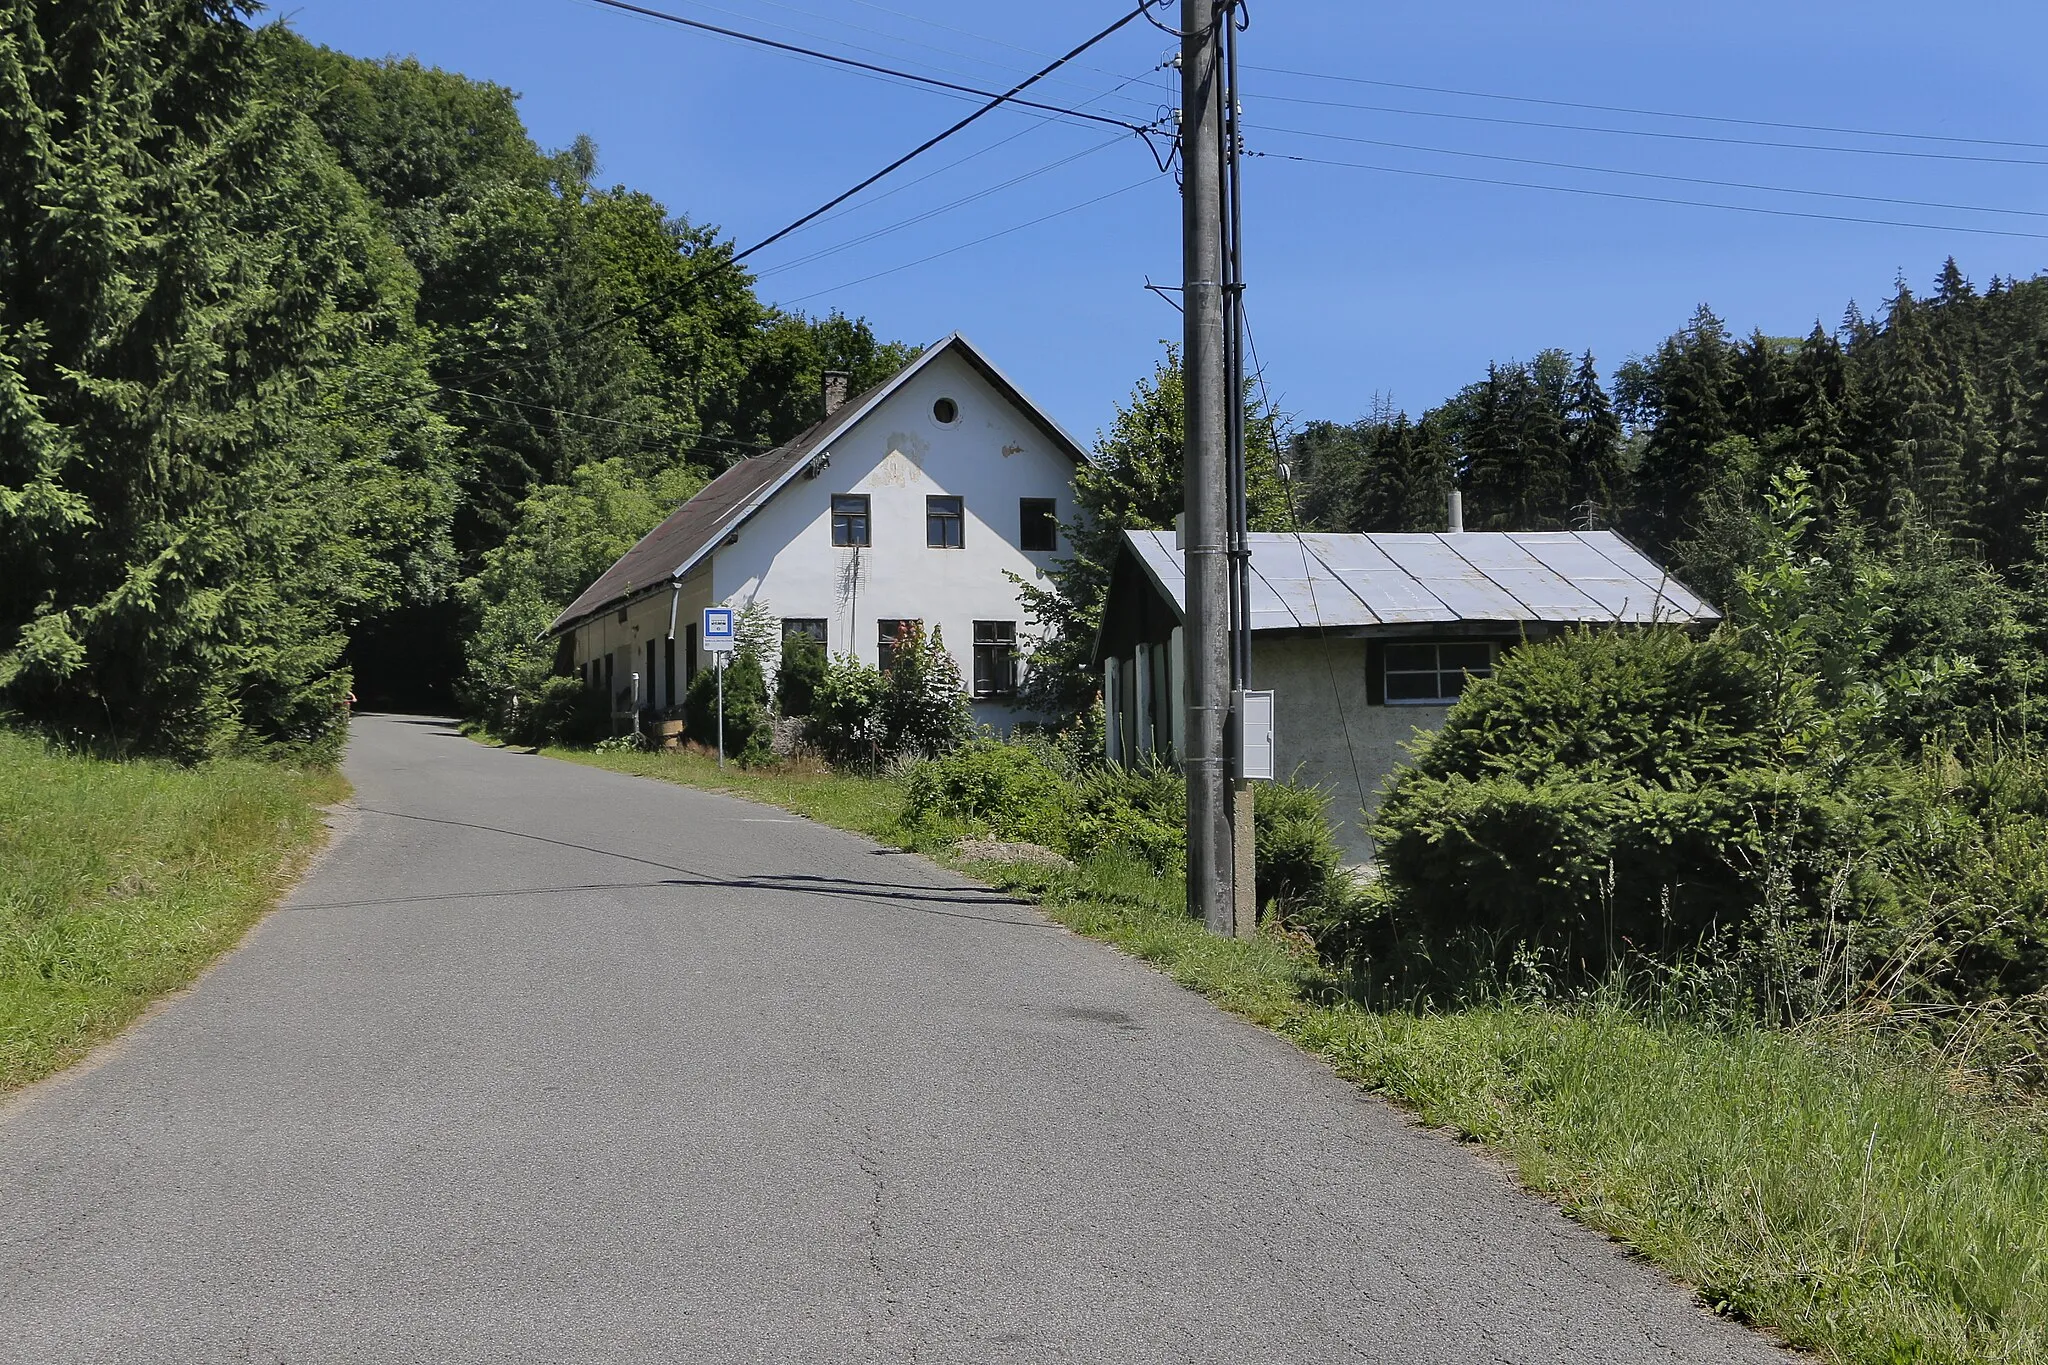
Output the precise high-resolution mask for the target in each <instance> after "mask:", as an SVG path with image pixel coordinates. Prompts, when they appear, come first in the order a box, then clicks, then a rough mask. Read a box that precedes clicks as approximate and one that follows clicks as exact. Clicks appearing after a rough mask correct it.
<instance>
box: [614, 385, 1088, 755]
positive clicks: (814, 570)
mask: <svg viewBox="0 0 2048 1365" xmlns="http://www.w3.org/2000/svg"><path fill="white" fill-rule="evenodd" d="M942 398H946V399H950V400H952V402H953V404H954V405H955V407H956V409H957V414H958V415H957V417H956V419H955V420H954V421H953V422H951V423H949V424H942V423H941V422H940V421H939V420H938V418H937V417H936V415H935V414H934V411H933V409H934V406H935V405H936V404H937V403H938V401H939V400H940V399H942ZM820 454H822V455H825V456H827V457H829V461H830V463H829V465H828V466H827V467H826V468H824V469H823V470H822V471H821V472H820V473H819V474H818V475H817V477H815V478H807V477H805V476H803V475H801V474H799V475H798V476H797V477H795V478H794V479H792V480H791V481H790V482H789V483H787V484H785V485H784V486H783V488H782V490H781V491H780V492H778V493H777V494H775V496H774V497H773V498H771V499H770V500H769V502H768V504H767V505H766V506H765V507H762V508H761V509H760V510H759V511H757V512H756V513H755V514H754V515H753V516H752V517H751V518H750V519H748V520H747V521H746V522H745V524H743V525H742V526H741V527H740V528H739V529H738V531H737V532H736V539H732V540H731V541H730V543H727V544H723V545H720V546H718V547H717V548H716V549H714V550H713V551H712V554H711V558H710V563H709V565H708V567H707V566H700V567H699V568H698V570H696V571H695V572H693V573H692V574H691V576H690V577H689V578H688V579H686V580H685V581H684V584H683V591H682V596H681V600H680V603H679V605H678V610H677V617H676V665H675V667H676V673H677V678H676V693H675V695H676V700H677V703H678V704H680V703H681V699H682V692H683V687H684V678H686V677H687V676H688V674H689V671H690V669H689V665H688V663H687V661H686V657H687V656H686V640H687V638H688V635H687V630H686V628H687V627H688V626H690V625H692V624H695V623H696V622H697V621H699V620H700V619H701V617H702V614H703V609H704V608H705V607H707V606H711V605H714V604H719V603H723V604H726V605H730V606H733V607H745V606H746V605H748V604H749V603H751V602H756V601H758V602H760V603H761V604H762V605H764V606H765V607H766V608H767V610H768V612H769V613H770V615H771V616H773V617H775V618H777V619H778V620H780V619H792V618H803V619H811V620H823V621H824V622H825V623H826V648H827V649H828V650H829V651H830V652H831V653H833V654H846V653H851V654H853V655H855V656H857V657H858V658H860V659H861V660H862V661H863V662H865V663H868V664H876V663H878V662H879V646H880V625H879V623H880V622H881V621H884V620H891V621H894V620H905V619H914V620H919V621H922V622H923V623H924V628H925V630H926V631H927V632H928V633H929V632H930V631H931V630H932V629H933V628H934V627H936V628H938V630H939V631H940V632H941V634H942V635H943V637H944V640H945V645H946V650H947V652H948V653H949V654H951V655H952V656H953V661H954V663H955V664H957V665H958V666H959V669H960V677H961V680H962V681H963V682H964V683H966V684H967V685H968V686H970V687H971V686H972V685H973V682H974V640H975V623H976V622H977V621H1001V622H1009V623H1012V624H1013V625H1014V626H1015V629H1016V634H1017V652H1018V654H1019V656H1022V655H1024V654H1028V653H1029V651H1030V641H1031V636H1030V633H1029V632H1030V624H1029V622H1028V621H1026V620H1025V617H1024V611H1023V608H1022V605H1021V604H1020V602H1019V599H1018V589H1017V585H1016V583H1015V582H1013V581H1012V580H1011V578H1010V577H1009V575H1011V574H1015V575H1017V576H1018V577H1019V578H1021V579H1023V580H1024V581H1025V582H1027V583H1030V582H1043V581H1044V575H1045V570H1046V569H1048V568H1049V567H1051V565H1052V564H1053V562H1054V561H1055V560H1057V559H1060V558H1063V557H1065V556H1066V555H1068V554H1070V553H1072V551H1071V548H1070V547H1069V546H1068V544H1067V542H1066V537H1065V536H1064V535H1060V536H1056V538H1055V543H1054V548H1053V549H1051V550H1024V549H1022V548H1020V547H1019V544H1018V542H1019V538H1020V537H1019V533H1020V529H1021V522H1020V512H1021V500H1022V499H1025V498H1050V499H1053V500H1054V503H1055V516H1056V517H1057V518H1059V519H1061V520H1066V519H1070V518H1071V517H1072V516H1073V496H1074V490H1073V478H1074V464H1073V461H1072V460H1071V459H1069V458H1068V457H1067V456H1066V455H1065V454H1064V453H1062V451H1061V450H1060V449H1059V447H1057V446H1055V445H1054V444H1053V442H1052V441H1050V440H1049V439H1047V437H1046V436H1045V435H1044V433H1043V432H1041V431H1040V430H1039V429H1038V428H1037V427H1036V426H1035V425H1034V424H1033V423H1032V422H1031V421H1030V420H1029V419H1028V418H1026V417H1025V416H1024V415H1023V414H1022V413H1020V412H1018V411H1017V409H1016V408H1014V407H1012V406H1011V405H1010V403H1009V402H1008V400H1007V399H1005V398H1004V397H1003V396H1002V394H1001V393H999V392H998V391H997V390H996V389H995V388H994V387H993V386H991V385H990V384H989V383H988V382H987V381H986V380H984V379H983V378H982V377H981V375H980V373H979V372H978V371H976V370H975V369H974V368H973V367H972V366H971V365H969V364H968V363H967V362H966V361H964V360H962V359H960V357H959V356H958V355H957V354H947V355H942V356H940V357H938V359H937V360H936V361H934V362H933V363H932V364H930V365H928V366H926V367H925V368H924V369H923V370H922V371H920V372H919V373H918V374H917V375H915V376H914V377H912V379H911V380H910V381H909V382H908V383H906V384H905V385H904V386H903V387H902V388H900V389H898V390H897V391H896V392H895V393H892V394H891V395H890V396H889V397H888V398H887V399H886V400H884V401H883V402H882V403H881V404H880V405H878V406H877V407H876V408H875V409H874V411H872V412H870V413H869V414H868V415H867V416H866V417H864V418H862V419H861V420H860V421H859V422H858V423H856V424H855V426H854V427H853V428H852V429H851V430H850V431H848V432H847V433H845V434H844V435H843V436H841V437H840V438H839V440H837V441H836V442H834V443H833V444H832V445H830V446H827V447H825V448H824V449H823V450H821V451H820ZM838 493H861V494H866V495H867V497H868V507H869V518H870V522H869V542H870V543H869V544H868V545H867V546H866V547H863V548H857V549H856V548H845V547H840V546H835V545H834V544H833V543H832V497H833V495H834V494H838ZM933 495H939V496H954V497H958V498H960V499H961V502H962V508H963V513H964V525H963V527H962V535H961V545H960V547H959V548H957V549H941V548H934V547H932V546H929V545H928V544H927V543H926V525H925V515H926V510H927V509H926V502H925V500H926V498H927V497H929V496H933ZM669 602H670V593H669V591H668V589H666V588H663V589H662V590H661V591H659V592H656V593H654V594H651V595H650V596H648V597H645V598H642V599H640V600H638V601H636V602H633V603H631V604H629V605H628V606H627V607H626V609H625V617H626V619H625V620H624V621H621V620H620V619H619V609H618V608H616V607H614V608H613V609H612V610H610V611H607V612H605V613H603V614H602V615H600V616H598V617H597V618H596V619H594V620H591V621H586V622H584V623H583V624H581V625H579V626H577V627H576V628H575V641H576V646H575V648H576V657H575V663H576V665H577V666H578V667H579V668H580V667H582V666H583V664H584V663H585V662H586V661H587V660H591V659H597V660H600V661H602V659H603V658H604V657H605V656H606V655H607V654H610V655H611V656H613V659H614V663H613V665H612V667H613V677H614V683H613V688H614V690H615V691H623V690H624V689H625V688H626V686H627V685H628V680H629V679H630V676H631V674H632V672H633V671H634V670H636V669H637V670H639V671H641V672H642V673H645V672H646V663H647V652H646V642H647V641H648V640H650V639H652V640H655V641H656V642H657V643H656V646H655V659H656V674H657V677H656V678H654V679H652V680H650V681H649V682H647V683H643V692H642V696H643V697H645V696H647V695H648V693H647V692H646V691H645V690H644V689H645V688H646V687H649V686H651V687H653V688H654V689H655V690H654V692H653V694H652V695H653V697H654V701H655V704H656V705H663V704H665V702H666V699H667V695H668V694H667V691H666V683H665V680H664V679H663V677H661V676H660V675H661V672H662V668H663V667H664V660H665V658H666V655H665V653H664V651H663V649H662V646H661V643H660V642H661V641H663V640H665V639H666V637H667V634H668V629H669ZM777 634H778V636H779V634H780V632H779V631H778V632H777ZM709 664H710V657H709V655H708V654H706V653H704V652H703V651H701V650H700V651H699V658H698V667H699V668H703V667H708V666H709ZM771 666H772V661H771ZM974 712H975V720H976V721H977V722H979V723H982V724H987V725H993V726H995V727H996V728H997V729H1001V730H1007V729H1008V728H1009V726H1010V725H1011V724H1013V723H1014V722H1015V721H1017V720H1018V719H1022V718H1025V717H1024V716H1023V713H1020V712H1018V711H1017V710H1015V709H1014V708H1013V707H1012V706H1010V705H1009V704H1007V703H1002V702H990V701H978V702H976V703H975V707H974Z"/></svg>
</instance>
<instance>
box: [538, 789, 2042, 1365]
mask: <svg viewBox="0 0 2048 1365" xmlns="http://www.w3.org/2000/svg"><path fill="white" fill-rule="evenodd" d="M550 752H553V753H555V754H556V756H558V757H562V758H568V759H573V760H576V761H579V762H585V763H595V764H599V765H601V766H604V767H607V768H613V769H617V770H619V771H623V772H631V773H638V774H640V775H643V776H648V777H656V778H662V779H665V780H668V781H674V782H681V783H686V784H689V785H693V786H700V787H709V788H713V789H717V790H724V791H730V792H733V793H735V794H737V795H742V796H748V797H752V798H754V799H756V800H762V801H767V802H771V803H774V804H776V805H780V806H782V807H784V808H786V809H789V810H793V811H798V812H800V813H802V814H805V815H809V816H811V817H812V818H814V819H817V820H820V821H823V822H826V823H830V824H834V825H838V826H841V827H843V828H847V829H853V830H857V831H859V832H861V833H863V834H867V835H869V836H871V837H873V838H875V839H877V840H881V841H884V842H889V843H893V844H896V845H898V846H900V847H905V848H916V849H918V850H919V851H922V852H927V853H932V854H936V855H938V856H940V857H942V858H944V857H946V856H947V854H948V852H949V850H950V846H951V844H952V843H953V841H954V840H955V839H956V838H957V837H958V836H959V834H960V833H962V831H959V830H946V829H918V830H911V829H905V828H904V827H903V825H902V822H901V811H902V795H901V792H900V790H899V789H898V787H897V785H896V784H895V783H893V782H890V781H888V780H885V779H859V778H849V777H844V776H839V775H836V774H831V773H823V772H793V771H769V772H756V771H747V770H742V769H738V768H727V769H725V770H724V771H723V772H721V771H720V770H719V769H718V768H717V766H716V765H715V763H713V762H712V760H710V759H707V758H703V757H701V756H699V755H694V754H682V755H662V754H591V753H587V752H577V751H568V750H559V751H550ZM965 870H967V871H969V872H972V873H973V874H974V875H976V876H978V877H981V878H983V879H984V880H987V881H989V882H991V883H992V884H995V885H998V886H1002V887H1005V888H1007V889H1010V890H1013V891H1015V892H1017V893H1018V894H1020V895H1022V896H1026V897H1028V898H1030V899H1033V900H1036V901H1037V902H1038V903H1039V904H1041V905H1042V906H1043V907H1044V908H1045V909H1046V911H1047V913H1049V914H1050V915H1052V917H1053V918H1055V919H1057V920H1058V921H1059V922H1060V923H1062V924H1065V925H1067V926H1068V927H1069V928H1071V929H1073V930H1075V931H1076V932H1079V933H1083V934H1088V935H1090V936H1092V937H1095V938H1098V939H1102V940H1104V941H1106V942H1109V943H1113V944H1115V945H1117V946H1118V947H1120V948H1123V949H1125V950H1126V951H1129V952H1131V953H1133V954H1135V955H1137V956H1139V957H1142V958H1144V959H1146V960H1148V961H1150V962H1153V963H1156V964H1158V965H1159V966H1160V967H1161V968H1162V969H1164V970H1165V971H1167V972H1168V973H1170V974H1171V975H1172V976H1173V977H1174V978H1175V979H1176V980H1178V981H1180V982H1182V983H1184V984H1185V985H1187V986H1189V987H1191V988H1193V989H1195V990H1198V991H1200V992H1202V993H1203V994H1204V995H1207V996H1208V997H1210V998H1211V999H1213V1000H1215V1001H1216V1002H1217V1003H1219V1004H1220V1005H1223V1006H1224V1007H1226V1008H1228V1009H1231V1010H1233V1011H1235V1012H1237V1013H1239V1014H1241V1015H1243V1016H1244V1017H1246V1018H1248V1019H1251V1020H1253V1021H1255V1022H1257V1023H1260V1024H1262V1025H1264V1026H1266V1027H1268V1028H1272V1029H1275V1030H1276V1031H1278V1032H1281V1033H1283V1034H1285V1035H1286V1036H1288V1037H1290V1038H1292V1039H1293V1040H1294V1041H1295V1042H1297V1043H1298V1044H1299V1045H1300V1046H1301V1047H1303V1048H1304V1049H1306V1050H1307V1051H1309V1052H1311V1053H1313V1054H1315V1055H1317V1056H1319V1057H1321V1058H1323V1059H1324V1060H1325V1061H1326V1062H1327V1063H1328V1064H1329V1065H1331V1066H1332V1067H1333V1068H1335V1069H1336V1070H1337V1071H1338V1072H1339V1073H1340V1074H1342V1075H1344V1076H1346V1077H1348V1078H1350V1079H1352V1080H1355V1081H1357V1082H1358V1083H1359V1084H1361V1085H1363V1086H1366V1087H1369V1088H1371V1089H1373V1090H1375V1091H1377V1092H1379V1093H1382V1094H1385V1095H1387V1096H1389V1097H1391V1098H1393V1099H1395V1100H1397V1101H1399V1102H1400V1103H1402V1104H1404V1105H1406V1106H1408V1107H1409V1108H1411V1109H1412V1110H1413V1111H1415V1112H1416V1114H1417V1115H1418V1116H1419V1117H1420V1118H1421V1119H1422V1120H1423V1121H1424V1122H1426V1123H1430V1124H1434V1125H1440V1126H1444V1127H1448V1128H1451V1129H1453V1130H1455V1131H1456V1132H1458V1133H1459V1134H1461V1135H1463V1136H1465V1137H1468V1138H1471V1139H1475V1140H1478V1141H1481V1142H1484V1143H1486V1144H1488V1145H1489V1146H1491V1147H1492V1148H1494V1149H1495V1150H1497V1151H1498V1152H1500V1153H1501V1154H1502V1155H1503V1156H1505V1157H1506V1158H1507V1159H1508V1160H1509V1161H1511V1162H1512V1163H1513V1164H1514V1166H1515V1168H1516V1169H1517V1170H1518V1171H1519V1172H1520V1174H1521V1177H1522V1179H1523V1181H1524V1182H1525V1183H1527V1184H1528V1185H1529V1186H1530V1187H1531V1188H1533V1189H1536V1190H1539V1191H1541V1192H1543V1193H1545V1194H1547V1195H1549V1196H1551V1197H1552V1198H1554V1199H1556V1200H1557V1201H1558V1202H1559V1203H1560V1204H1562V1205H1563V1206H1564V1207H1565V1208H1566V1209H1568V1210H1569V1211H1570V1212H1571V1213H1572V1214H1573V1215H1574V1216H1575V1217H1577V1218H1579V1219H1580V1220H1581V1221H1583V1222H1585V1223H1587V1224H1589V1225H1591V1226H1593V1227H1596V1228H1599V1229H1601V1230H1602V1231H1605V1232H1609V1233H1612V1234H1613V1235H1615V1236H1617V1237H1619V1238H1621V1239H1622V1240H1624V1241H1626V1242H1628V1243H1629V1244H1630V1245H1632V1246H1635V1247H1636V1248H1638V1249H1640V1250H1641V1251H1642V1252H1644V1253H1645V1254H1646V1255H1648V1256H1649V1257H1651V1258H1652V1259H1654V1260H1655V1261H1656V1262H1657V1263H1658V1264H1660V1265H1662V1266H1663V1267H1665V1268H1666V1269H1667V1270H1669V1271H1671V1272H1672V1273H1673V1274H1676V1275H1678V1276H1681V1277H1683V1278H1685V1279H1687V1280H1689V1281H1691V1282H1692V1283H1693V1284H1695V1285H1697V1286H1699V1288H1700V1290H1701V1293H1702V1295H1703V1296H1704V1297H1705V1298H1706V1300H1707V1301H1708V1302H1709V1303H1711V1304H1713V1305H1715V1306H1716V1307H1718V1308H1720V1309H1722V1310H1723V1311H1727V1312H1730V1313H1733V1314H1735V1315H1737V1316H1740V1317H1743V1318H1746V1319H1748V1320H1750V1321H1752V1322H1756V1323H1759V1324H1761V1325H1764V1326H1767V1327H1770V1328H1771V1329H1773V1330H1774V1331H1776V1332H1777V1333H1779V1334H1780V1335H1781V1336H1783V1337H1784V1338H1785V1339H1786V1340H1788V1341H1790V1342H1791V1343H1793V1344H1794V1345H1797V1346H1801V1347H1805V1348H1808V1349H1811V1350H1815V1351H1817V1352H1819V1353H1820V1354H1821V1355H1823V1356H1824V1357H1825V1358H1827V1359H1830V1360H1836V1361H1842V1362H1855V1365H1902V1363H1903V1362H1914V1363H1915V1365H1935V1363H1936V1362H1940V1363H1942V1365H1946V1363H1947V1362H1958V1363H1959V1362H1964V1361H1991V1362H2012V1363H2013V1365H2018V1362H2022V1361H2027V1362H2035V1361H2041V1360H2048V1121H2044V1116H2043V1115H2042V1114H2041V1113H2039V1112H2028V1111H2022V1112H2014V1111H2011V1110H1996V1109H1992V1108H1989V1107H1987V1106H1985V1105H1983V1104H1981V1103H1978V1102H1976V1101H1974V1100H1972V1099H1971V1098H1969V1097H1968V1096H1966V1095H1964V1094H1960V1093H1958V1092H1957V1091H1956V1090H1954V1089H1953V1088H1951V1087H1950V1086H1949V1085H1948V1084H1947V1082H1946V1076H1945V1073H1944V1072H1943V1070H1942V1068H1941V1067H1940V1066H1939V1065H1938V1063H1937V1062H1936V1060H1935V1059H1933V1058H1931V1057H1929V1056H1927V1055H1925V1054H1923V1053H1920V1052H1917V1051H1914V1050H1910V1049H1905V1048H1902V1047H1900V1046H1899V1045H1897V1044H1892V1043H1886V1042H1883V1041H1882V1040H1878V1039H1873V1038H1869V1037H1863V1036H1858V1035H1855V1034H1837V1035H1832V1036H1823V1035H1819V1034H1803V1033H1784V1032H1769V1031H1764V1030H1736V1031H1722V1030H1714V1029H1706V1028H1701V1027H1697V1026H1692V1025H1686V1024H1675V1023H1670V1022H1664V1021H1657V1020H1650V1019H1645V1018H1643V1017H1641V1016H1640V1015H1638V1014H1636V1013H1634V1012H1632V1011H1630V1010H1628V1009H1626V1008H1622V1007H1620V1006H1616V1005H1602V1004H1588V1005H1584V1006H1577V1007H1571V1008H1560V1007H1541V1006H1526V1005H1525V1006H1514V1005H1504V1006H1497V1007H1487V1008H1477V1009H1467V1010H1460V1011H1456V1012H1451V1013H1443V1014H1420V1015H1418V1014H1407V1013H1375V1012H1370V1011H1366V1010H1361V1009H1358V1008H1356V1007H1353V1006H1351V1005H1348V1004H1342V1003H1338V1004H1331V1003H1327V1001H1328V999H1329V996H1328V992H1327V990H1326V987H1327V984H1328V983H1327V982H1326V981H1324V979H1323V978H1322V975H1321V973H1320V972H1319V970H1318V969H1317V967H1316V965H1315V963H1314V961H1313V957H1312V955H1311V954H1310V953H1308V952H1307V951H1305V950H1304V948H1303V946H1302V945H1299V944H1296V943H1293V942H1291V941H1289V940H1288V939H1286V938H1284V937H1269V938H1261V939H1258V940H1254V941H1251V942H1230V941H1225V940H1219V939H1215V938H1212V937H1210V936H1209V935H1208V934H1206V933H1204V932H1203V931H1202V930H1201V928H1200V927H1199V926H1197V925H1195V924H1193V923H1191V922H1190V921H1189V920H1188V919H1187V918H1186V917H1185V915H1184V914H1183V913H1182V912H1181V890H1180V887H1179V886H1178V885H1177V884H1162V883H1161V881H1160V880H1159V879H1158V878H1155V877H1152V876H1150V875H1149V874H1146V873H1142V872H1140V871H1138V870H1136V869H1133V868H1131V867H1128V866H1124V865H1120V864H1118V863H1116V862H1115V861H1113V860H1101V861H1097V862H1094V863H1090V864H1087V865H1083V866H1081V867H1077V868H1073V869H1070V870H1069V869H1048V868H1044V867H1020V866H1004V865H993V864H972V865H967V866H966V868H965Z"/></svg>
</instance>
